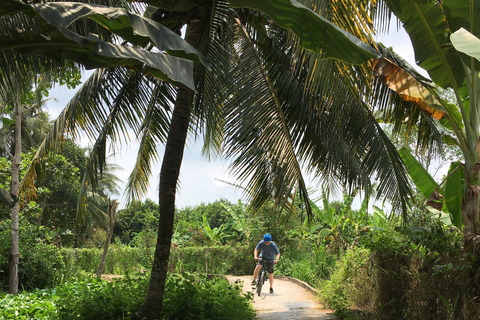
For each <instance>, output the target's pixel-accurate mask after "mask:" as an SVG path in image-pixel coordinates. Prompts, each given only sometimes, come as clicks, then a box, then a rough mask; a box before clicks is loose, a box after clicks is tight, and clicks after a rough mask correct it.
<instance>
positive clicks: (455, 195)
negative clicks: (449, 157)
mask: <svg viewBox="0 0 480 320" xmlns="http://www.w3.org/2000/svg"><path fill="white" fill-rule="evenodd" d="M448 175H449V177H448V179H447V182H446V184H445V204H446V206H447V208H448V211H449V212H450V215H451V220H452V224H453V225H454V226H456V227H457V228H461V227H462V199H463V196H464V190H465V181H464V180H465V170H464V168H463V165H462V163H460V162H458V161H457V162H452V163H451V164H450V169H449V170H448Z"/></svg>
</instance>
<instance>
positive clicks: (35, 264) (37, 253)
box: [0, 216, 64, 290]
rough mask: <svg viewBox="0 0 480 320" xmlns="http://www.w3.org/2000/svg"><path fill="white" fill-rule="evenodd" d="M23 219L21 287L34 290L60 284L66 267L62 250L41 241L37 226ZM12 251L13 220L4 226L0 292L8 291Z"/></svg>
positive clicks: (1, 231) (0, 240) (0, 238)
mask: <svg viewBox="0 0 480 320" xmlns="http://www.w3.org/2000/svg"><path fill="white" fill-rule="evenodd" d="M20 219H21V221H20V239H19V246H20V263H19V267H18V279H19V287H20V288H23V289H25V290H33V289H35V288H39V289H43V288H48V287H53V286H55V285H57V284H60V283H61V282H62V281H63V273H62V271H63V269H64V263H63V260H62V257H61V255H60V253H59V250H58V249H57V247H56V246H54V245H52V244H48V243H46V242H45V241H42V240H41V239H40V238H39V233H38V228H37V226H35V225H33V224H30V223H28V221H27V220H26V219H24V218H23V217H22V216H21V217H20ZM10 248H11V243H10V220H6V221H4V222H3V223H2V224H1V225H0V257H1V258H0V289H5V288H7V287H8V274H9V272H8V270H9V261H8V257H9V255H10Z"/></svg>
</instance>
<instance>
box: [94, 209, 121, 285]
mask: <svg viewBox="0 0 480 320" xmlns="http://www.w3.org/2000/svg"><path fill="white" fill-rule="evenodd" d="M116 215H117V200H113V202H110V201H109V203H108V216H109V218H110V222H109V224H108V230H107V239H105V245H104V246H103V253H102V257H101V258H100V264H99V266H98V269H97V278H98V279H100V278H101V277H102V273H103V270H104V269H105V261H106V260H107V253H108V247H109V246H110V241H111V240H112V235H113V225H114V224H115V216H116Z"/></svg>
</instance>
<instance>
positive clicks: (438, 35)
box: [375, 0, 480, 253]
mask: <svg viewBox="0 0 480 320" xmlns="http://www.w3.org/2000/svg"><path fill="white" fill-rule="evenodd" d="M387 3H388V5H389V7H390V9H391V10H392V12H393V13H394V14H395V15H396V16H397V17H398V19H399V20H400V21H401V22H402V23H403V27H404V28H405V30H406V31H407V33H408V34H409V36H410V39H411V41H412V44H413V48H414V51H415V58H416V61H417V64H418V65H419V66H420V67H422V68H423V69H425V70H426V71H427V72H428V74H429V75H430V78H431V80H432V81H433V83H434V86H429V85H425V83H424V82H423V81H421V80H418V79H416V78H415V77H413V76H411V74H409V73H407V72H406V71H405V69H403V68H400V67H399V66H398V65H397V64H395V63H393V62H392V61H391V60H387V59H380V60H379V62H378V64H377V65H376V68H375V74H376V75H377V77H378V78H379V79H381V81H383V82H384V83H386V84H387V85H388V86H389V87H390V89H392V90H394V91H395V92H397V93H398V94H399V95H400V97H402V98H403V99H405V100H408V101H414V102H416V103H417V104H418V105H419V106H420V108H422V110H423V111H424V112H425V113H427V114H429V115H430V116H431V117H432V118H435V119H437V120H438V121H439V122H440V123H441V124H442V126H444V127H445V128H447V129H448V132H446V134H444V141H445V142H447V143H454V144H455V145H457V146H458V148H460V150H461V151H462V153H463V157H464V164H463V167H464V171H465V178H464V185H463V186H460V185H459V184H460V183H461V181H460V180H458V179H457V180H458V181H457V182H456V183H455V184H456V187H457V188H458V190H461V189H463V199H462V202H461V215H462V220H463V224H464V234H465V246H466V249H470V250H474V251H476V253H478V248H479V246H478V244H480V237H478V234H479V232H480V230H479V205H478V200H479V196H480V144H479V138H480V73H479V71H480V61H479V50H480V40H479V39H478V37H479V36H480V27H479V25H478V23H476V21H478V19H479V18H480V2H479V1H476V0H467V1H465V0H444V1H433V0H428V1H424V0H405V1H387ZM436 87H437V88H438V87H439V88H443V89H448V90H450V91H451V92H452V93H453V95H454V97H455V103H451V102H449V101H447V100H446V99H442V98H441V96H440V95H439V94H438V91H437V90H436ZM449 180H450V179H449ZM452 181H453V180H452ZM447 184H448V183H447ZM429 196H430V195H428V197H429ZM447 199H450V200H452V201H457V206H458V204H459V203H460V202H459V200H458V196H452V195H451V194H450V195H447ZM457 221H458V220H457ZM475 248H476V249H475Z"/></svg>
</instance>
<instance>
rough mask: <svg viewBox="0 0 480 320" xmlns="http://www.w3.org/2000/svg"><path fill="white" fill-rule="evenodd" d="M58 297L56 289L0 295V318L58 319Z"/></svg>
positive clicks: (17, 319) (24, 319) (21, 319)
mask: <svg viewBox="0 0 480 320" xmlns="http://www.w3.org/2000/svg"><path fill="white" fill-rule="evenodd" d="M57 299H58V296H57V295H56V294H55V290H54V289H43V290H42V289H37V290H34V291H32V292H23V293H19V294H17V295H11V294H7V295H6V296H4V297H1V296H0V319H16V320H26V319H57V316H58V312H57V308H56V304H55V302H56V300H57Z"/></svg>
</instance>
